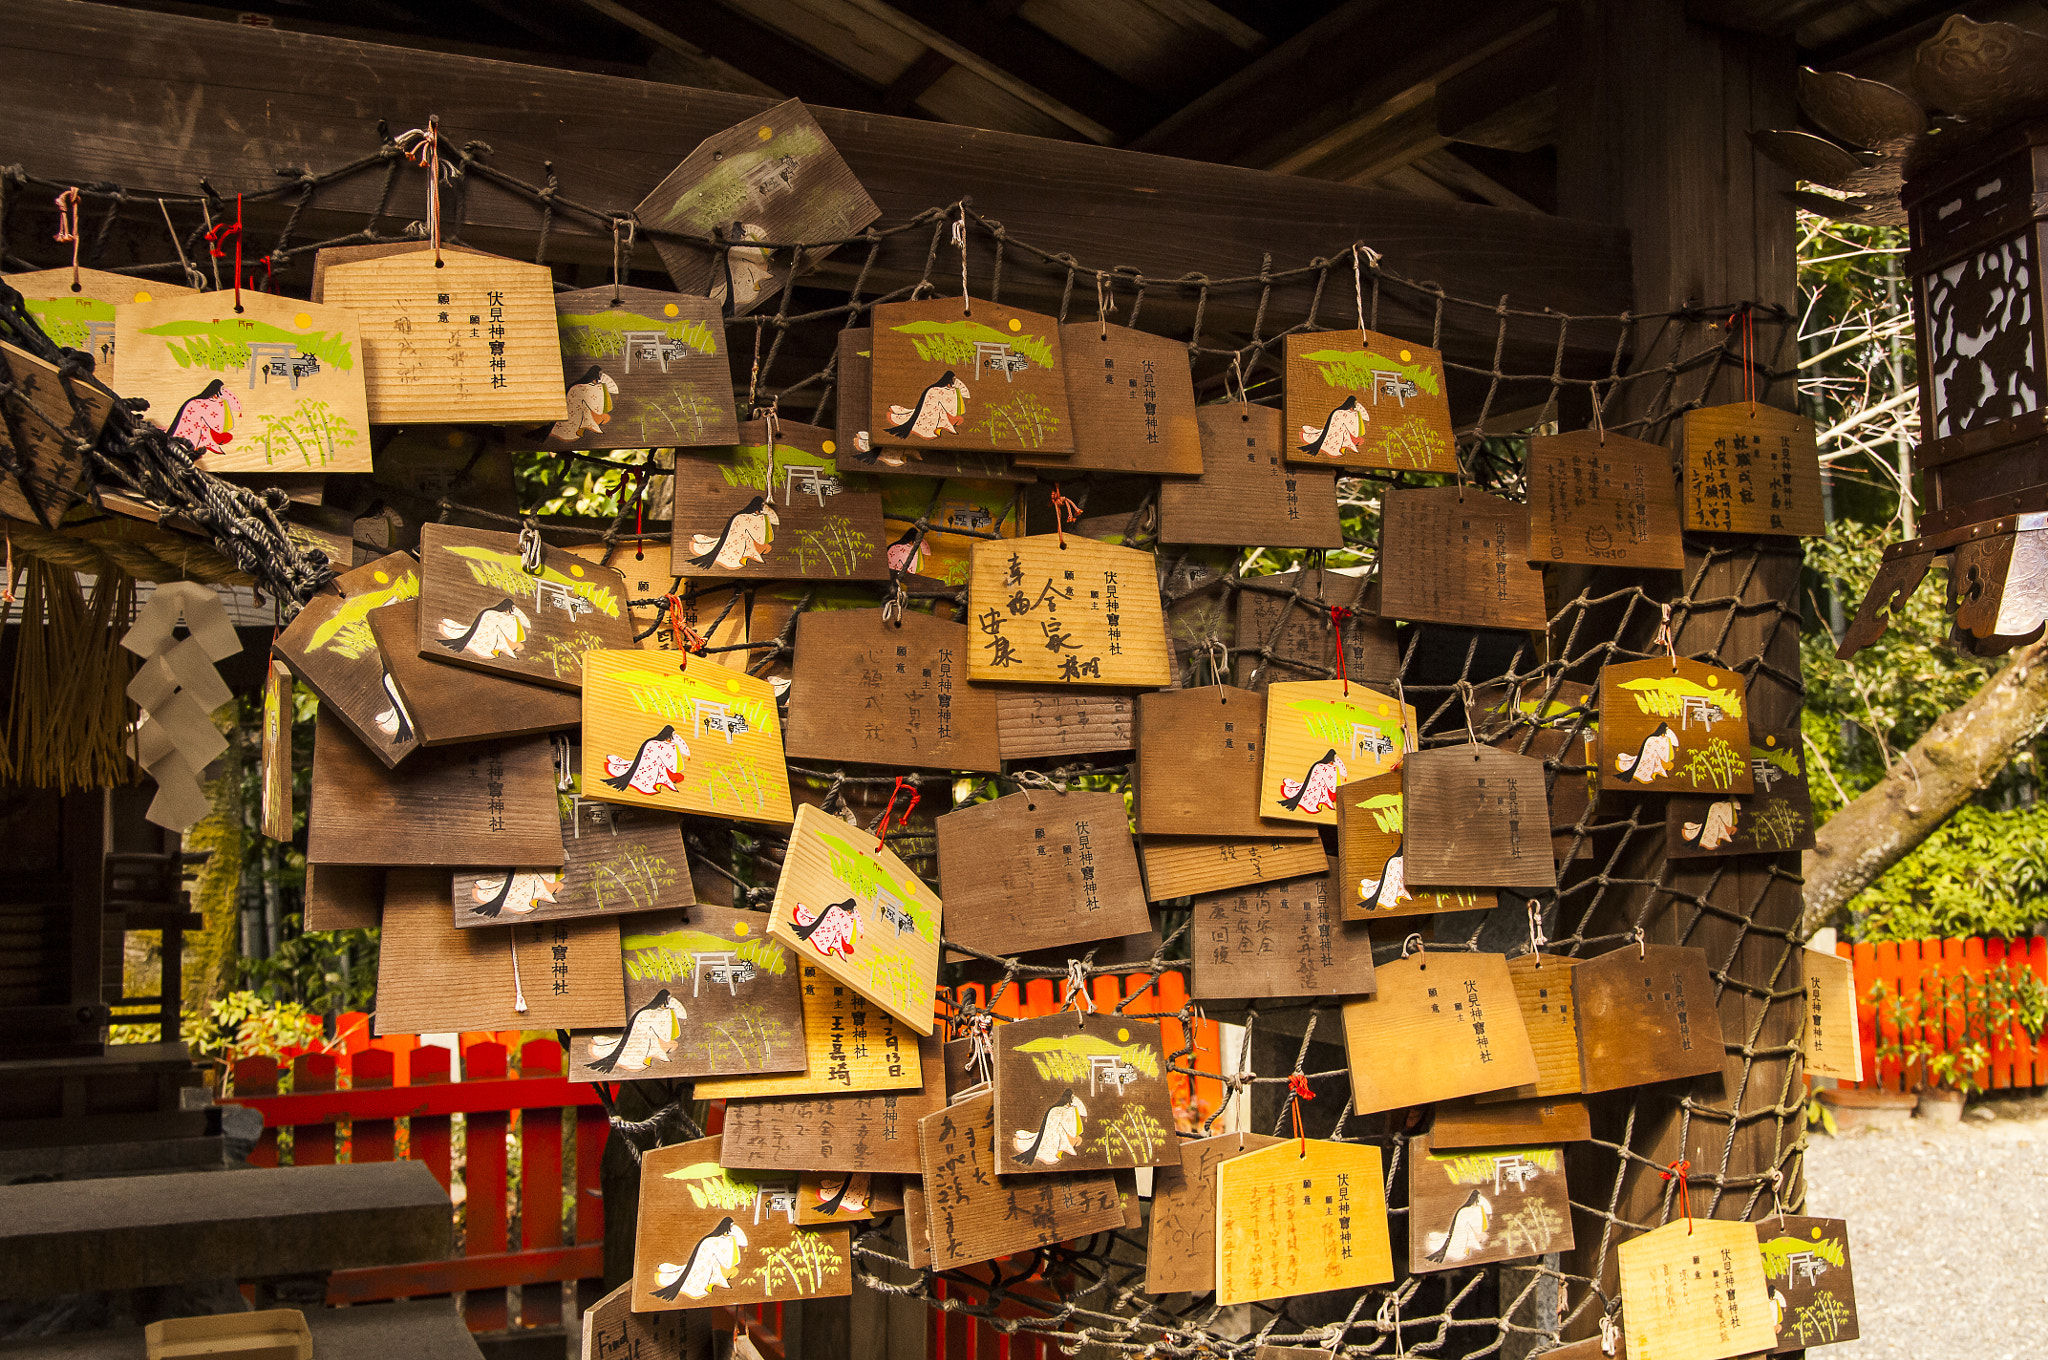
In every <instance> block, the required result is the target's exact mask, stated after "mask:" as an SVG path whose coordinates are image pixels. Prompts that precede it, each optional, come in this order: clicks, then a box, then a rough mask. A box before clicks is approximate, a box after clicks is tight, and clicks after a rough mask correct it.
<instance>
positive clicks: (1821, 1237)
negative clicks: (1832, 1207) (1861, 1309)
mask: <svg viewBox="0 0 2048 1360" xmlns="http://www.w3.org/2000/svg"><path fill="white" fill-rule="evenodd" d="M1808 1070H1809V1071H1810V1070H1811V1069H1808ZM1754 1226H1755V1229H1756V1240H1757V1245H1758V1246H1759V1247H1760V1248H1761V1249H1762V1250H1763V1258H1764V1286H1765V1288H1767V1289H1769V1290H1770V1291H1771V1304H1772V1312H1773V1315H1774V1316H1775V1318H1776V1326H1777V1332H1778V1341H1777V1344H1776V1345H1774V1346H1772V1347H1771V1349H1772V1350H1773V1351H1796V1350H1802V1349H1804V1348H1805V1347H1808V1346H1832V1345H1835V1344H1836V1343H1838V1342H1843V1341H1854V1340H1856V1338H1857V1337H1859V1336H1861V1335H1862V1331H1861V1328H1860V1327H1859V1326H1858V1319H1857V1315H1856V1277H1855V1274H1854V1273H1853V1271H1852V1270H1851V1268H1850V1264H1849V1225H1848V1224H1847V1223H1845V1222H1843V1221H1842V1220H1841V1219H1839V1218H1805V1217H1800V1216H1797V1215H1792V1214H1781V1215H1779V1216H1778V1217H1775V1218H1767V1219H1765V1220H1763V1221H1762V1222H1761V1223H1758V1224H1755V1225H1754Z"/></svg>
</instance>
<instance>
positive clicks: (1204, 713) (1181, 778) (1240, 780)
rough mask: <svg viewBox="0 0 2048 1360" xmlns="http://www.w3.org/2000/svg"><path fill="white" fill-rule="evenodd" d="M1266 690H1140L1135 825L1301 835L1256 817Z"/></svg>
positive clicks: (1155, 830)
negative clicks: (1259, 692) (1143, 692)
mask: <svg viewBox="0 0 2048 1360" xmlns="http://www.w3.org/2000/svg"><path fill="white" fill-rule="evenodd" d="M1266 702H1267V701H1266V696H1265V695H1263V694H1254V693H1252V692H1251V691H1250V690H1245V689H1233V688H1231V687H1230V686H1228V685H1207V686H1204V687H1202V688H1200V689H1182V690H1170V691H1164V692H1160V693H1154V694H1141V695H1139V696H1138V799H1137V801H1138V831H1139V833H1140V834H1141V835H1145V836H1220V837H1242V838H1263V839H1280V840H1307V839H1312V838H1313V837H1314V836H1315V828H1314V827H1310V826H1303V825H1300V824H1298V823H1296V824H1289V823H1285V822H1276V821H1267V820H1265V819H1264V818H1262V817H1260V816H1259V808H1260V804H1259V789H1260V781H1261V779H1262V778H1263V773H1264V768H1265V766H1264V755H1265V746H1266Z"/></svg>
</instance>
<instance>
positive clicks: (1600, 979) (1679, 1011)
mask: <svg viewBox="0 0 2048 1360" xmlns="http://www.w3.org/2000/svg"><path fill="white" fill-rule="evenodd" d="M1572 999H1573V1001H1575V1002H1576V1003H1577V1006H1578V1012H1579V1062H1580V1065H1581V1066H1582V1067H1583V1068H1584V1069H1585V1074H1586V1086H1585V1089H1586V1091H1587V1092H1588V1093H1589V1094H1593V1093H1597V1092H1600V1091H1615V1090H1619V1089H1621V1088H1622V1087H1624V1086H1646V1085H1648V1084H1649V1083H1651V1082H1653V1081H1670V1080H1673V1079H1674V1078H1677V1077H1699V1076H1705V1075H1706V1074H1707V1073H1709V1072H1719V1071H1720V1070H1721V1067H1722V1064H1723V1063H1724V1062H1725V1061H1726V1058H1727V1053H1726V1051H1725V1050H1724V1048H1723V1047H1722V1041H1721V1017H1720V1014H1719V1012H1718V1010H1717V1009H1716V1007H1715V1003H1714V979H1713V976H1712V974H1710V973H1709V972H1708V971H1707V956H1706V953H1705V951H1703V950H1699V949H1684V948H1680V947H1679V946H1676V945H1666V944H1653V945H1646V946H1637V945H1632V944H1631V945H1623V946H1622V947H1621V948H1619V949H1615V950H1610V951H1609V952H1608V953H1605V954H1602V955H1601V956H1600V957H1598V958H1596V959H1587V960H1585V961H1583V962H1581V963H1580V964H1579V966H1578V967H1576V968H1574V969H1573V970H1572Z"/></svg>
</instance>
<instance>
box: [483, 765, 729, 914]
mask: <svg viewBox="0 0 2048 1360" xmlns="http://www.w3.org/2000/svg"><path fill="white" fill-rule="evenodd" d="M558 802H559V804H560V813H561V820H562V846H563V849H564V850H565V851H566V853H567V856H568V858H567V859H566V861H565V862H564V863H563V865H562V867H561V868H559V869H552V868H543V869H534V868H507V867H505V866H502V865H492V866H489V867H486V868H476V869H461V870H457V871H456V874H455V889H454V893H455V899H454V900H455V924H456V925H457V926H458V927H461V928H464V929H469V928H473V927H476V926H491V925H500V926H502V925H510V924H513V923H515V922H518V921H548V920H554V919H556V918H558V917H571V916H618V915H622V914H625V913H627V912H639V911H669V910H680V909H682V908H685V907H689V906H692V905H694V903H695V901H696V898H695V897H694V895H693V894H692V892H691V889H690V863H689V859H688V858H687V856H686V855H685V853H684V851H683V819H682V818H681V817H678V816H677V815H676V814H675V813H673V812H663V811H660V810H658V809H655V808H640V807H614V806H613V805H612V804H610V803H599V802H595V801H593V800H590V799H585V798H579V797H576V796H575V795H574V794H563V795H562V796H561V797H560V798H559V799H558Z"/></svg>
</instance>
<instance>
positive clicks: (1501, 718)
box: [1472, 678, 1600, 860]
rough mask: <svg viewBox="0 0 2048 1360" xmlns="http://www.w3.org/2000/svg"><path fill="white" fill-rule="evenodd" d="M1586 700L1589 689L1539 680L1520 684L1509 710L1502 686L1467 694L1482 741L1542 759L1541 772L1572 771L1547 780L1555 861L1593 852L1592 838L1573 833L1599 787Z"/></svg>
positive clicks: (1597, 760)
mask: <svg viewBox="0 0 2048 1360" xmlns="http://www.w3.org/2000/svg"><path fill="white" fill-rule="evenodd" d="M1592 697H1593V687H1592V686H1591V685H1582V684H1579V683H1578V682H1576V681H1571V680H1562V681H1552V680H1548V679H1543V678H1538V679H1535V680H1528V681H1524V682H1523V684H1522V687H1521V694H1520V697H1519V698H1518V699H1517V700H1516V701H1515V704H1514V706H1513V709H1512V710H1511V709H1510V707H1509V704H1508V688H1507V686H1506V685H1481V686H1479V687H1478V688H1477V689H1475V690H1474V692H1473V696H1472V702H1473V704H1474V705H1475V711H1474V721H1475V722H1476V723H1477V724H1478V727H1479V731H1480V734H1481V738H1482V740H1486V741H1490V742H1491V743H1492V744H1493V745H1494V746H1495V747H1496V748H1498V749H1500V750H1503V751H1506V752H1509V753H1510V754H1512V755H1519V756H1527V757H1529V758H1530V759H1531V760H1540V761H1544V762H1546V769H1547V764H1548V762H1551V761H1555V762H1557V763H1558V765H1560V766H1577V767H1578V768H1577V769H1559V770H1557V772H1556V778H1555V779H1554V780H1550V781H1549V790H1550V848H1551V853H1552V856H1553V857H1554V858H1556V859H1559V860H1564V859H1567V858H1572V857H1574V856H1576V857H1577V858H1579V859H1588V858H1591V856H1592V854H1593V845H1592V838H1591V837H1590V836H1586V837H1581V836H1580V835H1579V834H1578V831H1577V829H1576V828H1577V827H1578V825H1579V823H1580V821H1581V820H1583V819H1584V818H1585V816H1586V813H1587V812H1588V811H1590V810H1591V808H1592V800H1593V796H1594V794H1595V793H1596V792H1597V791H1598V789H1599V783H1600V774H1599V768H1600V750H1599V746H1598V745H1597V738H1596V736H1595V731H1596V724H1595V721H1594V718H1593V714H1592V711H1591V710H1592V705H1591V704H1590V703H1589V702H1588V701H1589V700H1590V699H1591V698H1592ZM1532 727H1533V730H1532ZM1503 729H1505V730H1503ZM1496 732H1498V735H1495V733H1496ZM1545 777H1546V780H1548V779H1549V776H1548V773H1546V776H1545Z"/></svg>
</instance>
